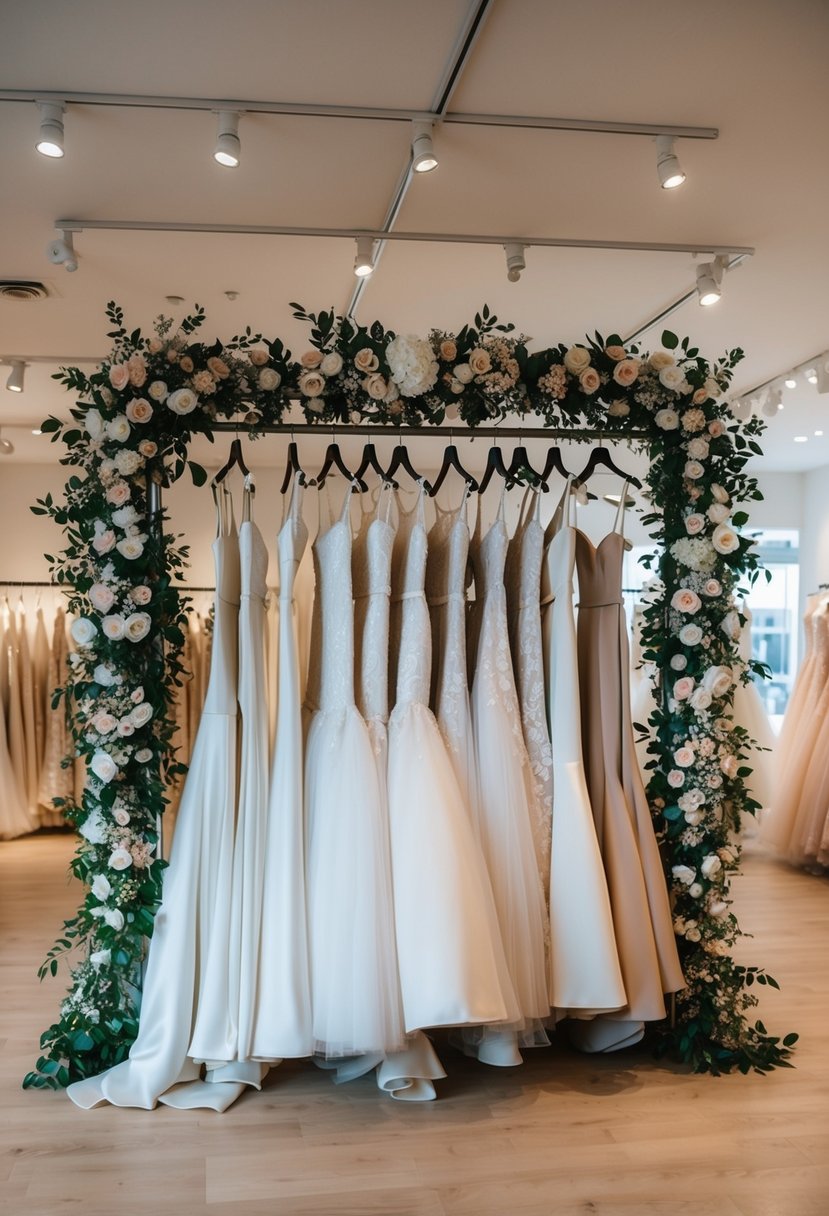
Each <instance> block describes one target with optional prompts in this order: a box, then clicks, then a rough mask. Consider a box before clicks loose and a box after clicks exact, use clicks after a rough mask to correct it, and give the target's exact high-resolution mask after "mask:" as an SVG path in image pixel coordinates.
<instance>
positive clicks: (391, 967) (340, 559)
mask: <svg viewBox="0 0 829 1216" xmlns="http://www.w3.org/2000/svg"><path fill="white" fill-rule="evenodd" d="M350 495H351V487H350V486H349V487H348V488H347V490H346V494H345V498H344V501H343V508H342V511H341V514H340V516H339V518H338V519H337V520H336V521H333V522H330V521H331V509H330V504H329V506H328V514H329V526H328V527H327V529H326V530H325V531H322V532H320V534H319V535H318V536H317V539H316V541H315V542H314V546H313V551H314V558H315V566H316V574H317V581H316V595H315V601H314V603H315V611H316V612H317V613H318V621H319V627H318V631H317V632H316V634H315V637H314V638H312V655H311V666H312V669H313V670H318V671H319V674H320V681H319V708H318V709H317V710H316V712H315V713H314V715H313V718H312V719H311V721H310V724H309V727H308V742H307V747H306V753H305V831H306V856H307V901H308V940H309V953H310V965H311V1001H312V1011H313V1041H314V1050H315V1051H316V1052H318V1053H319V1054H320V1055H322V1056H325V1057H327V1058H337V1057H343V1056H356V1055H367V1054H369V1053H372V1052H375V1053H378V1052H379V1053H385V1052H386V1051H390V1050H396V1049H398V1048H402V1047H403V1046H404V1041H405V1035H404V1033H403V1027H402V1025H401V1022H400V1001H399V994H398V987H397V965H396V958H395V942H394V914H393V903H392V882H391V874H390V872H389V865H388V846H387V828H386V823H385V821H384V811H383V796H382V793H381V790H380V782H379V779H378V773H377V764H376V760H375V756H374V752H373V749H372V745H371V740H370V737H369V733H368V729H367V727H366V724H365V722H364V721H363V719H362V718H361V716H360V714H359V712H358V710H357V706H356V705H355V703H354V610H353V602H352V588H351V524H350V521H349V507H350ZM323 498H324V499H325V501H326V502H327V501H328V499H327V493H326V491H325V490H324V489H323V490H321V491H320V504H321V503H322V499H323ZM315 639H318V644H319V647H320V651H319V654H317V655H315V654H314V653H313V649H314V645H315Z"/></svg>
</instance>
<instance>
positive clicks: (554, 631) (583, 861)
mask: <svg viewBox="0 0 829 1216" xmlns="http://www.w3.org/2000/svg"><path fill="white" fill-rule="evenodd" d="M571 504H572V495H571V482H570V481H568V483H567V487H566V489H565V491H564V496H563V498H562V500H561V502H560V504H559V506H558V509H557V511H556V512H555V514H554V515H553V518H552V520H551V521H550V524H549V525H548V528H547V531H546V533H545V540H546V542H547V543H546V550H545V554H544V564H543V566H542V571H541V603H542V636H543V641H544V669H545V672H546V680H545V684H546V690H547V712H548V714H549V724H550V738H551V740H552V752H553V822H552V847H551V855H550V932H551V937H552V947H551V949H552V988H551V1004H552V1005H553V1007H554V1008H555V1009H556V1010H557V1011H558V1012H559V1013H560V1014H562V1015H564V1014H570V1015H571V1016H573V1017H586V1016H589V1015H590V1014H592V1013H596V1012H599V1011H609V1010H614V1009H620V1008H621V1007H622V1006H623V1005H625V1004H626V1000H627V998H626V996H625V989H624V984H623V982H622V973H621V969H620V966H619V956H618V952H617V949H616V937H615V932H614V928H613V916H612V913H611V910H610V898H609V896H608V890H607V878H606V876H605V872H604V865H603V863H602V856H601V852H600V850H599V842H598V839H597V837H596V827H595V824H594V822H593V811H592V808H591V806H590V797H589V794H588V792H587V781H586V778H585V773H584V758H583V755H582V739H581V718H580V711H579V672H578V663H577V657H576V621H575V614H574V612H573V572H574V567H575V562H576V529H575V528H574V527H573V526H572V523H571V521H570V514H569V513H570V510H571Z"/></svg>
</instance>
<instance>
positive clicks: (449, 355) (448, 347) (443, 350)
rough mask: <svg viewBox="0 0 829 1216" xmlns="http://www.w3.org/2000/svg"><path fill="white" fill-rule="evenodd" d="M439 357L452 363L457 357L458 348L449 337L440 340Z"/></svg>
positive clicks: (445, 361)
mask: <svg viewBox="0 0 829 1216" xmlns="http://www.w3.org/2000/svg"><path fill="white" fill-rule="evenodd" d="M440 357H441V359H443V361H444V363H454V362H455V360H456V359H457V357H458V348H457V345H456V344H455V343H454V342H453V341H452V339H451V338H447V339H446V341H445V342H441V344H440Z"/></svg>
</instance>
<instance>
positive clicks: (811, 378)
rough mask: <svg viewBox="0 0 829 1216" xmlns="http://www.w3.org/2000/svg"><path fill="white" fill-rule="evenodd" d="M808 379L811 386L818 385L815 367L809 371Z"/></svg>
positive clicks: (807, 373)
mask: <svg viewBox="0 0 829 1216" xmlns="http://www.w3.org/2000/svg"><path fill="white" fill-rule="evenodd" d="M806 379H807V380H808V381H809V383H810V384H817V372H816V371H815V369H814V368H813V367H810V368H809V370H808V371H807V372H806Z"/></svg>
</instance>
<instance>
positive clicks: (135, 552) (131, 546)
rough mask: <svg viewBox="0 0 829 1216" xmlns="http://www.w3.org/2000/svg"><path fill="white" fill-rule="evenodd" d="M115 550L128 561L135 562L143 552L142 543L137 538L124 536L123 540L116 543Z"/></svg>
mask: <svg viewBox="0 0 829 1216" xmlns="http://www.w3.org/2000/svg"><path fill="white" fill-rule="evenodd" d="M115 548H116V549H117V550H118V552H119V553H120V554H121V556H122V557H126V558H127V559H128V561H135V559H136V558H138V557H140V556H141V554H142V553H143V552H144V542H143V541H142V540H141V539H140V538H139V537H137V536H125V537H124V539H123V540H119V541H118V544H117V545H116V546H115Z"/></svg>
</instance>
